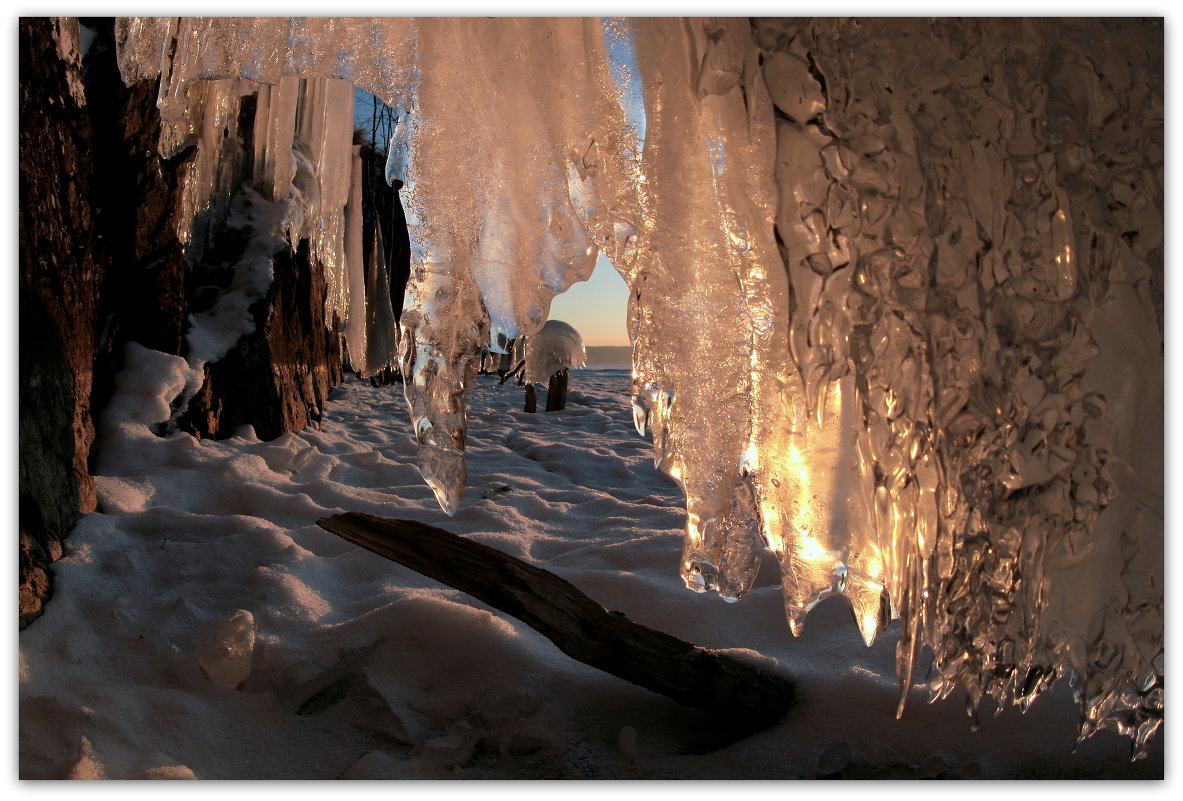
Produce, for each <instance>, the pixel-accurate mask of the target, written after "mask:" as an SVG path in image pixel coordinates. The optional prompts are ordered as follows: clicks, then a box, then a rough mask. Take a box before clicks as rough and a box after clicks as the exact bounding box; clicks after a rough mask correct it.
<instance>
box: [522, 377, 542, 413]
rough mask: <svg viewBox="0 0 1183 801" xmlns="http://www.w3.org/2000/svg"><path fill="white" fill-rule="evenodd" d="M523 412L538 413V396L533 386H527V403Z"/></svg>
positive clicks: (523, 407)
mask: <svg viewBox="0 0 1183 801" xmlns="http://www.w3.org/2000/svg"><path fill="white" fill-rule="evenodd" d="M522 411H523V412H526V413H527V414H534V412H536V411H538V394H537V393H536V392H535V391H534V385H533V384H526V403H525V405H524V406H522Z"/></svg>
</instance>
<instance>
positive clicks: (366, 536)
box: [317, 512, 795, 737]
mask: <svg viewBox="0 0 1183 801" xmlns="http://www.w3.org/2000/svg"><path fill="white" fill-rule="evenodd" d="M317 525H319V526H320V527H321V528H323V529H325V530H326V531H331V532H333V533H334V534H336V535H338V536H340V537H342V538H344V539H347V540H349V541H350V542H352V543H355V544H357V545H360V546H361V547H363V548H367V549H369V550H371V551H373V552H374V553H376V554H379V555H381V556H384V557H386V558H387V559H390V560H392V561H395V562H398V563H399V564H401V565H406V566H407V567H409V568H411V569H412V570H417V571H418V572H420V573H422V574H423V575H425V576H429V577H431V578H433V579H435V580H436V581H440V582H443V583H444V584H447V585H448V586H449V587H454V588H455V589H458V590H461V591H462V592H466V593H468V594H469V595H472V596H473V597H475V598H478V599H479V600H481V601H484V602H485V603H487V604H489V605H490V606H493V607H496V608H497V609H500V610H501V611H503V612H505V613H507V614H509V615H513V616H514V617H516V618H517V619H518V620H520V621H522V622H523V623H525V624H526V625H528V626H530V627H531V628H533V629H535V630H536V631H538V632H539V633H540V634H542V635H543V636H545V637H546V638H547V639H549V640H550V641H551V642H553V643H554V644H555V645H557V646H558V647H559V649H560V650H561V651H563V653H565V654H567V655H568V656H570V657H572V658H573V659H577V660H579V661H580V662H584V663H585V664H588V665H591V666H592V667H595V668H599V669H600V670H603V671H605V672H607V673H611V674H613V675H614V676H619V677H620V678H622V679H625V680H627V681H630V682H632V683H633V684H638V685H640V686H642V687H645V688H647V689H650V690H653V691H654V692H658V693H661V694H662V695H665V696H668V697H670V698H672V699H673V700H675V701H677V702H678V703H679V704H683V705H685V706H692V707H696V708H698V709H704V710H707V711H708V712H710V713H711V714H712V715H714V716H715V717H716V720H715V724H714V727H715V728H716V729H720V730H726V732H727V733H728V734H729V735H730V736H732V737H737V736H746V735H748V734H752V733H754V732H756V731H760V730H761V729H764V728H767V727H768V726H771V725H773V724H774V723H776V722H777V721H779V720H780V719H781V718H782V717H783V716H784V714H785V713H786V712H787V710H788V709H789V707H790V706H791V705H792V704H793V701H794V693H795V689H794V682H793V681H792V680H791V679H789V678H787V677H785V676H782V675H778V674H776V673H772V672H769V671H767V670H765V669H764V668H763V667H761V666H759V665H755V664H752V663H749V662H740V661H737V660H735V659H733V658H732V657H730V656H729V655H727V654H726V653H724V652H721V651H713V650H711V649H708V648H702V647H700V646H697V645H692V644H691V643H688V642H685V641H684V640H680V639H678V638H677V637H674V636H672V635H669V634H665V633H664V632H660V631H657V630H655V629H651V628H648V627H646V626H642V625H640V624H638V623H634V622H633V621H631V620H629V619H628V618H627V617H625V616H624V615H623V614H621V613H620V612H609V611H608V610H606V609H604V607H603V606H601V605H600V604H598V603H596V602H595V601H594V600H592V599H591V598H589V597H588V596H587V595H585V594H584V593H582V592H580V591H579V590H578V589H577V588H576V587H575V586H574V585H573V584H571V583H570V582H568V581H566V580H564V579H562V578H560V577H559V576H556V575H555V574H554V573H551V572H549V571H547V570H543V569H542V568H540V567H537V566H535V565H532V564H529V563H528V562H523V561H522V560H520V559H517V558H515V557H513V556H510V555H509V554H506V553H503V552H501V551H499V550H497V549H495V548H491V547H489V546H488V545H482V544H481V543H479V542H474V541H472V540H469V539H465V538H464V537H459V536H457V535H455V534H451V533H449V532H447V531H444V530H443V529H439V528H436V527H434V526H429V525H427V524H425V523H419V522H417V521H414V520H391V519H387V518H382V517H376V516H374V515H368V514H362V513H358V512H350V513H347V514H340V515H333V516H332V517H328V518H324V519H322V520H318V521H317ZM720 733H722V732H720Z"/></svg>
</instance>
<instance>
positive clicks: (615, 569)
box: [19, 349, 1164, 792]
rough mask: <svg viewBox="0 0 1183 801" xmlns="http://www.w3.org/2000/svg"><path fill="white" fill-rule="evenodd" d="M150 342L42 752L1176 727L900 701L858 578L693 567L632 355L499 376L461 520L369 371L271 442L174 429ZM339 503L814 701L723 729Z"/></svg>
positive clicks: (413, 771) (592, 770)
mask: <svg viewBox="0 0 1183 801" xmlns="http://www.w3.org/2000/svg"><path fill="white" fill-rule="evenodd" d="M129 355H130V356H131V357H132V358H131V359H130V361H131V364H132V366H133V369H131V370H129V371H126V372H125V373H124V374H123V375H122V376H121V394H120V395H118V396H117V397H116V399H115V401H114V402H113V404H112V407H111V409H110V410H109V414H108V416H107V418H106V421H105V424H104V429H103V430H104V434H105V440H104V444H103V450H102V456H101V458H100V460H99V471H98V472H99V473H100V474H101V475H102V476H103V477H101V478H99V479H98V491H99V496H100V499H101V503H102V512H101V513H97V514H92V515H89V516H87V517H85V518H84V519H83V520H82V521H81V522H80V523H79V525H78V526H77V528H76V529H75V531H74V532H73V533H72V535H71V536H70V538H69V540H68V541H67V546H66V556H65V558H63V559H62V560H61V561H60V562H58V563H57V565H56V566H55V569H54V570H55V575H56V582H55V594H54V598H53V600H52V601H51V602H50V603H49V605H48V608H47V612H46V614H45V615H44V617H43V618H41V619H40V620H38V621H37V622H36V623H35V624H34V625H33V626H32V627H30V628H29V629H27V630H26V631H24V632H22V633H21V634H20V637H19V648H20V668H19V670H20V689H19V698H20V732H19V745H20V772H21V775H22V776H23V777H26V778H33V777H65V776H77V777H97V776H103V777H107V778H141V777H178V778H190V777H197V778H201V779H246V778H266V779H278V778H336V777H347V778H444V777H459V778H490V779H517V778H623V779H639V778H678V779H682V778H711V779H746V778H763V779H790V778H797V777H817V776H822V775H828V774H834V773H838V772H841V774H842V775H844V776H847V777H857V778H872V777H879V778H887V777H899V778H922V777H926V776H937V775H943V776H961V777H967V778H968V777H1006V778H1032V777H1078V776H1079V777H1115V778H1120V777H1130V778H1133V777H1161V776H1162V775H1163V770H1164V752H1163V743H1162V740H1163V734H1162V733H1160V735H1159V737H1158V738H1157V740H1156V741H1155V743H1154V744H1153V745H1152V747H1151V753H1150V756H1149V757H1148V758H1147V759H1146V760H1143V761H1140V762H1138V763H1133V764H1131V763H1130V762H1129V746H1128V742H1127V741H1126V740H1125V739H1124V738H1122V737H1118V736H1116V735H1112V734H1109V733H1104V734H1102V735H1099V736H1097V737H1095V738H1093V739H1092V740H1089V741H1087V742H1085V743H1083V744H1081V745H1080V746H1079V747H1077V748H1076V750H1075V752H1074V750H1073V747H1074V742H1075V732H1076V714H1077V713H1076V708H1075V705H1074V703H1073V701H1072V699H1071V694H1070V692H1069V691H1068V688H1067V687H1059V688H1057V690H1056V691H1054V692H1052V693H1049V694H1047V695H1045V696H1043V697H1041V698H1040V699H1039V700H1038V701H1037V702H1036V703H1035V705H1034V706H1033V707H1032V709H1031V710H1030V711H1029V712H1028V713H1027V714H1026V715H1021V714H1020V713H1019V712H1018V711H1017V710H1014V709H1008V710H1005V711H1003V712H1002V714H1001V715H999V716H998V717H996V718H992V717H990V716H988V715H986V716H983V718H982V720H981V722H980V726H979V727H978V728H977V730H976V731H975V730H973V728H972V727H971V721H970V720H969V718H967V716H966V714H965V711H964V705H963V702H962V701H961V700H960V699H958V698H950V699H948V700H947V701H944V702H940V703H937V704H929V703H927V694H926V693H925V691H924V690H923V688H922V686H920V684H921V682H922V681H923V667H922V668H921V669H920V670H919V671H918V673H919V675H918V679H917V686H916V687H915V688H914V689H913V691H912V694H911V696H910V701H909V704H908V707H907V711H906V713H905V715H904V717H903V719H902V720H896V718H895V707H896V698H897V694H898V685H897V681H896V679H895V676H894V658H893V649H894V641H893V640H894V638H893V636H891V635H892V634H893V633H894V632H895V630H896V629H895V627H894V626H893V628H892V629H891V630H890V631H889V632H888V634H887V635H886V636H883V637H881V638H880V639H879V641H877V642H876V643H875V645H874V646H873V647H871V648H867V647H865V646H864V645H863V644H862V641H861V639H860V637H859V634H858V631H857V629H856V627H855V625H854V622H853V620H852V619H851V617H850V614H849V612H848V611H847V608H846V606H845V603H844V602H843V601H841V600H837V599H834V600H828V601H826V602H825V603H823V604H821V605H820V606H819V607H818V608H817V609H815V610H814V612H813V613H812V614H811V616H810V618H809V620H808V623H807V627H806V630H805V632H804V634H803V635H802V636H801V637H800V638H797V639H794V638H792V637H791V636H790V634H789V632H788V628H787V626H786V623H785V620H784V616H783V612H782V608H781V592H780V588H779V587H778V586H777V572H776V567H775V564H774V563H773V562H771V561H768V562H767V563H766V564H765V567H764V569H763V570H762V572H761V574H760V576H759V578H758V580H757V582H756V587H755V588H754V590H753V591H752V592H751V594H750V595H749V596H748V597H747V598H746V599H744V600H743V601H742V602H740V603H738V604H727V603H724V602H722V601H720V600H719V599H718V598H717V597H715V596H714V595H696V594H694V593H691V592H689V591H688V590H686V589H685V588H684V587H683V585H682V582H681V580H680V579H679V578H678V575H677V566H678V560H679V555H680V552H681V547H682V542H681V539H682V526H683V512H682V499H681V496H680V492H679V490H678V488H677V487H676V486H675V485H674V484H673V482H672V481H670V480H669V479H668V478H667V477H665V476H664V475H662V474H660V473H659V472H658V471H656V470H655V469H654V468H653V467H652V463H651V455H650V451H651V449H650V444H649V442H648V441H647V439H644V438H641V437H639V436H638V435H637V434H636V432H635V431H634V430H633V426H632V420H631V410H630V407H629V403H628V388H629V377H628V376H629V374H628V372H627V371H626V370H608V369H592V370H585V371H575V372H574V373H573V374H572V377H571V390H570V395H569V402H568V407H567V409H566V411H563V412H559V413H550V414H545V413H538V414H525V413H524V412H522V411H521V404H522V400H523V393H522V390H521V388H520V387H517V386H516V385H513V384H506V385H504V386H500V385H498V383H497V378H496V376H482V377H480V378H479V380H478V384H477V386H476V387H475V388H474V389H473V391H472V393H471V394H470V396H469V413H468V420H469V444H468V464H469V488H468V490H467V491H466V492H465V494H464V499H463V506H462V508H461V509H460V511H459V512H458V513H457V514H456V515H455V517H453V518H450V519H449V518H446V517H445V516H444V515H443V513H442V512H441V511H440V510H439V507H438V505H437V504H436V501H435V498H434V497H433V495H432V493H431V490H429V489H428V488H427V487H426V486H425V485H424V484H423V482H422V481H421V479H420V477H419V474H418V471H417V470H416V468H415V467H414V465H413V457H414V453H415V445H414V442H413V440H412V437H411V435H410V426H409V423H408V422H407V415H406V411H405V405H404V402H403V398H402V393H401V389H400V388H397V387H384V388H373V387H371V386H370V385H369V383H368V382H362V381H357V380H354V379H350V380H349V381H348V382H347V383H346V384H345V385H343V386H341V387H339V388H337V389H335V390H334V391H333V393H332V396H331V402H330V403H329V404H328V406H327V408H326V410H325V415H324V422H323V425H322V428H321V430H319V431H315V430H310V429H309V430H305V431H302V432H300V433H299V434H291V435H285V436H283V437H280V438H279V439H277V440H274V441H271V442H260V441H259V440H258V439H256V438H255V437H254V436H253V433H252V432H251V431H250V430H249V429H248V430H244V431H242V432H240V433H239V435H238V436H235V437H233V438H231V439H228V440H225V441H221V442H211V441H205V442H199V441H197V440H194V439H193V438H191V437H189V436H187V435H183V434H176V435H172V436H170V437H166V438H157V437H155V436H153V435H152V434H151V433H150V432H149V431H148V426H149V425H150V424H151V423H152V422H155V421H156V419H162V418H161V415H166V414H167V404H165V403H164V401H163V400H162V399H163V398H166V397H168V391H169V390H167V389H164V388H162V386H163V385H164V384H167V383H168V382H167V381H165V380H163V379H168V378H169V377H170V376H171V377H172V379H173V383H174V384H175V383H176V382H177V381H180V380H183V362H182V361H181V360H179V359H176V358H174V357H168V356H164V355H163V354H158V353H154V352H151V351H144V350H142V349H141V350H138V351H136V352H135V353H133V354H129ZM542 394H544V392H540V395H542ZM544 403H545V398H544V397H540V398H539V408H542V406H543V404H544ZM153 418H155V419H153ZM342 511H360V512H369V513H372V514H377V515H384V516H388V517H403V518H411V519H415V520H421V521H424V522H428V523H431V524H434V525H439V526H441V527H443V528H446V529H448V530H450V531H453V532H455V533H458V534H462V535H464V536H467V537H471V538H473V539H475V540H477V541H480V542H483V543H486V544H488V545H491V546H494V547H496V548H500V549H502V550H504V551H506V552H508V553H510V554H513V555H514V556H518V557H520V558H522V559H526V560H528V561H531V562H533V563H535V564H538V565H540V566H542V567H545V568H546V569H548V570H551V571H553V572H555V573H557V574H559V575H560V576H562V577H564V578H566V579H568V580H569V581H571V582H572V583H574V584H575V585H576V586H578V587H579V588H580V589H582V590H583V591H585V592H586V593H588V594H589V595H590V596H592V597H593V598H595V599H596V600H598V601H600V602H601V603H603V604H604V605H605V606H606V607H608V608H609V609H614V610H620V611H622V612H624V613H625V614H627V615H628V616H629V617H631V618H632V619H634V620H636V621H638V622H640V623H642V624H645V625H647V626H650V627H654V628H658V629H661V630H663V631H666V632H669V633H671V634H674V635H676V636H678V637H682V638H684V639H686V640H689V641H692V642H695V643H698V644H700V645H704V646H708V647H711V648H725V649H739V650H743V651H748V652H754V654H755V655H759V656H760V657H763V658H766V659H767V660H772V661H774V662H775V667H776V669H777V670H780V671H784V672H785V673H787V674H790V675H792V676H794V677H796V678H797V679H798V681H799V686H800V690H801V692H800V698H801V700H800V703H799V706H798V707H797V708H796V709H795V710H794V711H793V712H791V713H790V714H789V715H788V716H787V717H786V718H785V719H784V720H783V721H782V722H781V723H780V724H779V725H777V726H775V727H774V728H772V729H769V730H767V731H765V732H762V733H760V734H756V735H754V736H752V737H749V738H748V739H745V740H742V741H740V742H726V741H720V740H719V739H718V736H717V734H716V731H715V726H713V724H712V721H711V720H710V719H709V718H708V717H707V716H706V715H705V714H703V713H699V712H696V711H694V710H690V709H686V708H682V707H679V706H677V705H676V704H674V703H673V702H672V701H669V700H667V699H666V698H664V697H662V696H658V695H655V694H653V693H650V692H648V691H646V690H644V689H641V688H639V687H636V686H633V685H631V684H628V683H626V682H624V681H622V680H620V679H617V678H615V677H613V676H610V675H608V674H605V673H602V672H600V671H598V670H595V669H593V668H590V667H587V666H585V665H582V664H580V663H578V662H575V661H573V660H571V659H569V658H568V657H566V656H565V655H564V654H562V653H561V652H560V651H559V650H558V649H557V648H556V647H555V646H553V645H552V644H551V643H550V642H549V641H548V640H546V639H545V638H543V637H542V636H541V635H539V634H537V633H536V632H534V631H532V630H531V629H529V628H528V627H526V626H525V625H523V624H520V623H518V622H517V621H516V620H514V619H512V618H509V617H507V616H505V615H502V614H500V613H498V612H496V611H494V610H491V609H490V608H489V607H487V606H485V605H483V604H482V603H480V602H477V601H475V600H474V599H472V598H470V597H468V596H466V595H464V594H463V593H461V592H458V591H456V590H453V589H449V588H446V587H443V586H442V585H440V584H437V583H436V582H434V581H431V580H429V579H427V578H425V577H423V576H421V575H419V574H417V573H415V572H413V571H411V570H409V569H407V568H404V567H402V566H400V565H397V564H395V563H393V562H389V561H387V560H385V559H383V558H381V557H379V556H377V555H375V554H372V553H370V552H368V551H365V550H363V549H360V548H357V547H355V546H353V545H351V544H349V543H348V542H346V541H344V540H341V539H339V538H337V537H336V536H334V535H332V534H329V533H328V532H326V531H324V530H322V529H320V528H318V527H317V525H316V520H317V519H318V518H321V517H325V516H328V515H331V514H334V513H337V512H342ZM252 641H253V642H252ZM225 645H231V646H234V645H236V646H237V647H238V648H239V649H240V650H242V651H245V653H246V656H245V657H241V658H239V659H229V658H227V657H226V652H225V649H224V648H222V646H225ZM248 646H250V647H251V648H250V650H249V651H247V650H246V649H247V647H248ZM1159 786H1161V785H1159ZM708 792H714V791H713V790H708Z"/></svg>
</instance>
